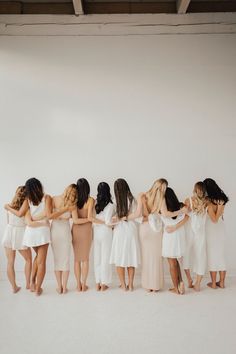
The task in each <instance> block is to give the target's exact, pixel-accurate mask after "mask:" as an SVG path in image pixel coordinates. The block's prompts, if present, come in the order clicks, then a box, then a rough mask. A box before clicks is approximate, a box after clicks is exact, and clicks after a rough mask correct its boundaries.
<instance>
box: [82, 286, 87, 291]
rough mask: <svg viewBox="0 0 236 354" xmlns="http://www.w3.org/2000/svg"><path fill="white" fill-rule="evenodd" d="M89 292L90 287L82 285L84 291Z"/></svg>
mask: <svg viewBox="0 0 236 354" xmlns="http://www.w3.org/2000/svg"><path fill="white" fill-rule="evenodd" d="M87 290H88V286H87V285H86V284H83V285H82V291H83V292H85V291H87Z"/></svg>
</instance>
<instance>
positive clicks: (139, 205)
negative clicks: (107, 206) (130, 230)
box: [127, 194, 145, 220]
mask: <svg viewBox="0 0 236 354" xmlns="http://www.w3.org/2000/svg"><path fill="white" fill-rule="evenodd" d="M144 198H145V197H144V195H143V194H140V195H139V196H138V203H137V208H136V210H135V211H134V212H133V213H131V214H129V215H128V217H127V220H134V219H137V218H140V217H141V216H142V209H143V203H144Z"/></svg>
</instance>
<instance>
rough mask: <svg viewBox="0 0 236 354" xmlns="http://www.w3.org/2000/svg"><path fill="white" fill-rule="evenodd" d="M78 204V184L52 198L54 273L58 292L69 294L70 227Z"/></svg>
mask: <svg viewBox="0 0 236 354" xmlns="http://www.w3.org/2000/svg"><path fill="white" fill-rule="evenodd" d="M76 203H77V188H76V184H70V185H69V186H68V187H67V188H66V189H65V190H64V192H63V194H61V195H58V196H54V197H53V198H52V214H51V215H49V218H50V219H52V224H51V246H52V252H53V257H54V271H55V276H56V279H57V285H58V287H57V292H58V293H59V294H66V293H67V291H68V290H67V283H68V278H69V272H70V252H71V246H72V235H71V227H70V218H71V211H72V210H73V209H74V207H75V205H76Z"/></svg>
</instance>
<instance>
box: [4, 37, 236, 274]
mask: <svg viewBox="0 0 236 354" xmlns="http://www.w3.org/2000/svg"><path fill="white" fill-rule="evenodd" d="M235 58H236V35H235V34H231V35H227V34H226V35H220V34H218V35H217V34H214V35H213V34H212V35H183V36H175V35H169V36H131V37H129V36H120V37H109V36H107V37H92V36H89V37H0V67H1V70H0V107H1V118H0V168H1V183H0V196H1V205H3V204H5V203H6V202H9V201H10V200H11V198H12V196H13V194H14V191H15V189H16V187H17V186H18V185H20V184H23V183H24V182H25V180H26V179H27V178H29V177H32V176H36V177H38V178H39V179H40V180H41V181H42V182H43V184H44V186H45V190H46V191H47V192H48V193H50V194H52V195H53V194H56V193H61V192H62V191H63V189H64V187H65V186H67V185H68V184H69V183H71V182H74V181H76V180H77V178H79V177H86V178H87V179H88V180H89V181H90V183H91V187H92V194H93V195H94V194H95V191H96V186H97V183H98V182H100V181H102V180H106V181H108V182H110V183H111V185H112V184H113V181H114V180H115V179H116V178H117V177H125V178H126V179H127V181H128V182H129V184H130V186H131V189H132V190H133V192H134V194H136V193H138V192H140V191H145V190H147V189H148V188H149V186H150V185H151V183H152V182H153V180H154V179H156V178H159V177H165V178H167V179H168V180H169V183H170V186H172V187H173V188H174V189H175V190H176V192H177V194H178V195H179V197H180V198H182V199H183V198H184V197H186V196H188V195H189V194H190V193H191V191H192V187H193V184H194V182H196V181H198V180H201V179H203V178H205V177H212V178H214V179H216V180H217V181H218V182H219V184H220V186H222V188H223V189H224V190H225V192H226V193H227V194H228V195H229V197H230V203H229V204H228V205H227V208H226V213H225V223H226V226H227V254H228V264H229V271H230V272H231V273H233V272H236V261H235V250H236V237H235V234H236V226H235V222H234V210H236V190H235V172H236V165H235V148H236V139H235V137H236V130H235V128H236V123H235V111H236V100H235V97H236V84H235V83H236V60H235ZM0 220H1V224H0V228H1V234H2V233H3V228H4V225H5V213H4V211H3V209H2V208H1V215H0ZM0 267H1V270H3V271H4V270H5V268H6V263H5V257H4V254H3V250H2V249H1V254H0ZM48 267H49V269H52V259H51V254H50V258H49V260H48ZM21 269H22V262H21V260H19V259H18V260H17V270H21Z"/></svg>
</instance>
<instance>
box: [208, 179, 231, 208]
mask: <svg viewBox="0 0 236 354" xmlns="http://www.w3.org/2000/svg"><path fill="white" fill-rule="evenodd" d="M203 183H204V185H205V187H206V191H207V198H208V200H209V201H210V202H211V203H213V204H217V203H218V202H223V203H224V205H225V204H226V203H228V201H229V198H228V197H227V195H226V194H225V193H224V192H223V191H222V189H221V188H220V187H219V186H218V184H217V183H216V181H214V179H212V178H206V179H205V180H204V181H203Z"/></svg>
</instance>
